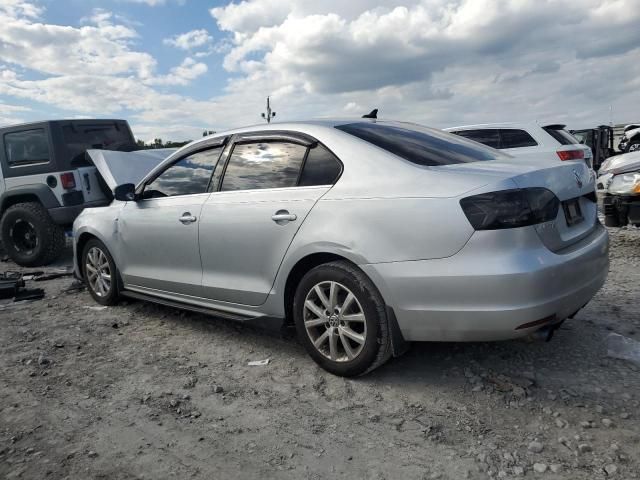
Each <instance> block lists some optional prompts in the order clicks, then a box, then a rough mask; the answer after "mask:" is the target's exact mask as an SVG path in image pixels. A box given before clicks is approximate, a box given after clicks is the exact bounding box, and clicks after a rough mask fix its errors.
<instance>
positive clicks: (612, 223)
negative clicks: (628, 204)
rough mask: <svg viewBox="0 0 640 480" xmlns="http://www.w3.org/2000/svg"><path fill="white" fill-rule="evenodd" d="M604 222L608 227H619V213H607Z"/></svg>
mask: <svg viewBox="0 0 640 480" xmlns="http://www.w3.org/2000/svg"><path fill="white" fill-rule="evenodd" d="M604 224H605V226H607V227H619V226H620V220H619V219H618V215H605V216H604Z"/></svg>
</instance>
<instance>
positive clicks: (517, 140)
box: [499, 128, 555, 160]
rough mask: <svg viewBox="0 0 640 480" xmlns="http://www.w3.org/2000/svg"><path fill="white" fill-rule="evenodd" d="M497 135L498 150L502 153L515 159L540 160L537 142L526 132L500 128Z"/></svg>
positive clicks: (518, 129)
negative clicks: (498, 140) (531, 158)
mask: <svg viewBox="0 0 640 480" xmlns="http://www.w3.org/2000/svg"><path fill="white" fill-rule="evenodd" d="M499 133H500V149H501V150H502V151H503V152H506V153H508V154H509V155H513V156H516V157H533V158H535V157H537V158H540V147H539V146H538V142H536V141H535V139H534V138H533V137H532V136H531V135H530V134H529V133H528V132H527V131H526V130H523V129H521V128H501V129H499ZM554 160H555V158H554Z"/></svg>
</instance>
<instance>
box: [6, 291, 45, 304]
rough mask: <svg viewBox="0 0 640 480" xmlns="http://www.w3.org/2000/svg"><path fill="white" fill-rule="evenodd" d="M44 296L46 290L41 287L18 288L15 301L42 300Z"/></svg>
mask: <svg viewBox="0 0 640 480" xmlns="http://www.w3.org/2000/svg"><path fill="white" fill-rule="evenodd" d="M41 298H44V290H43V289H41V288H31V289H26V288H25V289H23V290H18V292H16V295H15V297H13V301H14V302H20V301H23V300H40V299H41Z"/></svg>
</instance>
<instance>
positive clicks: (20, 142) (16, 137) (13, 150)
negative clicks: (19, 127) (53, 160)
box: [4, 128, 49, 167]
mask: <svg viewBox="0 0 640 480" xmlns="http://www.w3.org/2000/svg"><path fill="white" fill-rule="evenodd" d="M4 148H5V151H6V153H7V163H8V164H9V166H10V167H19V166H21V165H35V164H38V163H48V162H49V141H48V139H47V134H46V132H45V131H44V128H34V129H33V130H23V131H22V132H13V133H7V134H5V136H4Z"/></svg>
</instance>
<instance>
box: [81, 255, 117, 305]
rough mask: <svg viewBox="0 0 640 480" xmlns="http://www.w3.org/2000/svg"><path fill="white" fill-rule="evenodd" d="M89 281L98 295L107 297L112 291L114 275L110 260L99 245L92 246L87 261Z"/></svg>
mask: <svg viewBox="0 0 640 480" xmlns="http://www.w3.org/2000/svg"><path fill="white" fill-rule="evenodd" d="M85 266H86V272H87V281H88V282H89V286H90V287H91V290H93V292H94V293H95V294H96V295H97V296H98V297H105V296H107V295H109V292H110V291H111V283H112V275H111V267H110V266H109V260H108V259H107V256H106V255H105V254H104V252H103V251H102V250H101V249H99V248H98V247H91V249H90V250H89V251H88V252H87V258H86V262H85Z"/></svg>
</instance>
